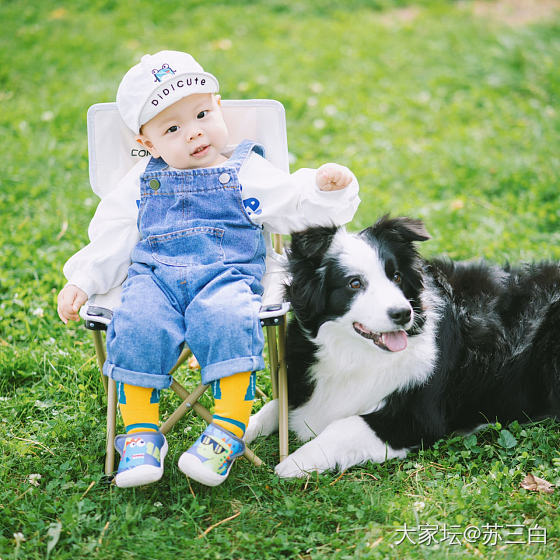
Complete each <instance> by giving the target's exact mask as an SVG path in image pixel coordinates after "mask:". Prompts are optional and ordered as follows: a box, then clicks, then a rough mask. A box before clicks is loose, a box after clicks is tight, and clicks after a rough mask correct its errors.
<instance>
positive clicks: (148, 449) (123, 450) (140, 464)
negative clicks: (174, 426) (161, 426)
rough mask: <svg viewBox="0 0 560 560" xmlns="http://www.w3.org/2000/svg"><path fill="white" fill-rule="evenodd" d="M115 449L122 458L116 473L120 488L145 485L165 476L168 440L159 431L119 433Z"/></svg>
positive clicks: (116, 481)
mask: <svg viewBox="0 0 560 560" xmlns="http://www.w3.org/2000/svg"><path fill="white" fill-rule="evenodd" d="M115 449H116V450H117V451H118V452H119V453H120V455H121V460H120V462H119V467H118V469H117V474H116V475H115V484H116V485H117V486H118V487H119V488H130V487H133V486H143V485H144V484H150V483H152V482H156V481H158V480H159V479H160V478H161V477H162V476H163V461H164V459H165V455H166V454H167V440H166V439H165V436H164V435H163V434H161V433H159V432H136V433H132V434H128V435H118V436H117V437H116V438H115Z"/></svg>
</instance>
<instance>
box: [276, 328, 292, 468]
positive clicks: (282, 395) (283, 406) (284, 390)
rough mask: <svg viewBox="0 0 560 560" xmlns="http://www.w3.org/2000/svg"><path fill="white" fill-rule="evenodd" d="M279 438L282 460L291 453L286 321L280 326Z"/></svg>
mask: <svg viewBox="0 0 560 560" xmlns="http://www.w3.org/2000/svg"><path fill="white" fill-rule="evenodd" d="M278 438H279V444H280V461H283V460H284V459H285V458H286V457H287V456H288V455H289V453H290V451H289V446H288V372H287V368H286V321H285V320H283V321H282V322H281V324H280V325H279V326H278Z"/></svg>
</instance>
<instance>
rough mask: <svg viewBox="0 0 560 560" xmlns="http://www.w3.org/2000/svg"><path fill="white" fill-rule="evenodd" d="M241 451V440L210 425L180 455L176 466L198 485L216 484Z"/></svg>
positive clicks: (220, 480)
mask: <svg viewBox="0 0 560 560" xmlns="http://www.w3.org/2000/svg"><path fill="white" fill-rule="evenodd" d="M244 451H245V444H244V443H243V440H241V439H239V438H238V437H236V436H234V435H233V434H232V433H231V432H228V431H227V430H225V429H224V428H222V427H221V426H218V425H217V424H209V425H208V426H207V428H206V429H205V430H204V432H202V434H201V435H200V437H199V438H198V439H197V440H196V442H195V443H194V445H192V446H191V447H190V448H189V449H188V450H187V451H185V452H184V453H183V454H182V455H181V457H180V458H179V468H180V469H181V471H183V472H184V473H185V474H186V475H187V476H188V477H190V478H192V479H194V480H196V481H197V482H200V483H201V484H206V486H218V484H221V483H222V482H223V481H224V480H225V479H226V478H227V477H228V475H229V471H230V469H231V466H232V465H233V463H234V461H235V459H237V457H239V456H240V455H243V452H244Z"/></svg>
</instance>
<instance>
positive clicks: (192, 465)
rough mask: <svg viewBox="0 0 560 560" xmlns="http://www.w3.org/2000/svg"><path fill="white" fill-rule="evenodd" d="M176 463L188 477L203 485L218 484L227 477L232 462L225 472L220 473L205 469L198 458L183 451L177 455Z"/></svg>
mask: <svg viewBox="0 0 560 560" xmlns="http://www.w3.org/2000/svg"><path fill="white" fill-rule="evenodd" d="M178 465H179V469H180V470H181V472H182V473H183V474H185V475H186V476H188V477H189V478H192V479H193V480H196V481H197V482H200V483H201V484H204V485H205V486H218V485H220V484H221V483H222V482H223V481H224V480H225V479H226V478H227V477H228V475H229V471H230V469H231V465H233V462H232V463H231V465H230V466H229V469H228V471H227V473H226V474H225V475H221V474H217V473H215V472H212V471H211V470H209V469H207V468H206V467H205V466H204V465H203V463H202V462H201V461H200V460H199V459H197V458H196V457H195V456H194V455H192V454H191V453H188V452H186V451H185V453H183V454H182V455H181V457H179V463H178Z"/></svg>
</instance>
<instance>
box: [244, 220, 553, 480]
mask: <svg viewBox="0 0 560 560" xmlns="http://www.w3.org/2000/svg"><path fill="white" fill-rule="evenodd" d="M429 237H430V236H429V234H428V233H427V231H426V229H425V228H424V225H423V224H422V222H421V221H419V220H413V219H409V218H389V217H387V216H385V217H383V218H382V219H380V220H379V221H378V222H377V223H376V224H374V225H373V226H372V227H369V228H367V229H365V230H364V231H362V232H360V233H358V234H351V233H347V232H346V231H345V230H344V229H340V228H338V229H337V228H334V227H333V228H325V227H320V228H311V229H308V230H306V231H304V232H302V233H298V234H294V235H293V236H292V243H291V248H290V252H289V255H288V258H289V270H290V273H291V281H290V285H289V286H288V288H287V290H288V296H289V299H290V301H291V303H292V307H293V311H294V316H293V318H292V320H291V321H290V324H289V326H288V345H287V349H288V355H287V365H288V395H289V397H288V398H289V407H290V408H289V425H290V429H291V430H293V431H294V432H295V433H296V434H297V435H298V437H299V438H300V439H301V441H302V442H307V443H305V444H304V445H303V446H302V447H300V448H299V449H298V450H297V451H295V452H294V453H292V454H291V455H289V456H288V457H287V458H286V459H285V460H284V461H282V462H281V463H280V464H279V465H277V467H276V472H277V474H278V475H279V476H281V477H298V476H305V475H306V474H307V473H309V472H312V471H318V472H322V471H325V470H328V469H334V468H337V467H338V468H339V469H346V468H348V467H350V466H352V465H356V464H359V463H363V462H365V461H374V462H382V461H385V460H387V459H391V458H394V457H400V458H404V457H405V456H406V454H407V452H408V450H410V449H415V448H418V447H419V446H421V445H424V446H429V445H431V444H433V443H434V442H435V441H436V440H438V439H440V438H442V437H444V436H445V435H447V434H450V433H452V432H455V431H460V432H468V431H472V430H474V429H476V428H477V427H479V426H481V425H483V424H485V423H488V422H494V421H496V420H499V421H500V422H502V423H504V424H507V423H509V422H512V421H514V420H519V421H529V420H535V419H537V418H542V417H545V416H557V415H558V411H559V408H560V267H559V265H558V264H557V263H550V262H548V263H547V262H542V263H534V264H526V265H523V266H519V267H515V268H514V267H509V266H506V267H498V266H495V265H492V264H489V263H486V262H483V261H481V262H452V261H450V260H444V259H436V260H424V259H422V258H421V257H420V256H419V254H418V252H417V250H416V247H415V242H418V241H425V240H427V239H429ZM277 426H278V406H277V402H276V401H271V402H269V403H267V404H266V405H265V406H264V407H263V408H262V409H261V410H260V411H259V412H258V413H257V414H256V415H255V416H253V417H252V419H251V422H250V424H249V427H248V430H247V436H246V439H247V441H251V440H252V439H254V438H255V437H257V436H258V435H268V434H270V433H272V432H273V431H275V430H276V429H277Z"/></svg>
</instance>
